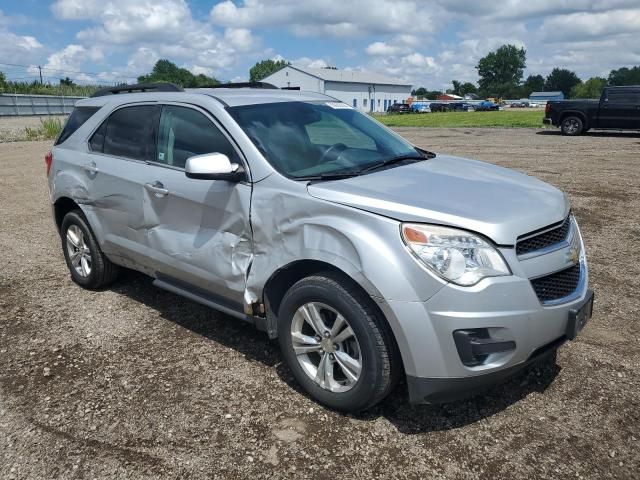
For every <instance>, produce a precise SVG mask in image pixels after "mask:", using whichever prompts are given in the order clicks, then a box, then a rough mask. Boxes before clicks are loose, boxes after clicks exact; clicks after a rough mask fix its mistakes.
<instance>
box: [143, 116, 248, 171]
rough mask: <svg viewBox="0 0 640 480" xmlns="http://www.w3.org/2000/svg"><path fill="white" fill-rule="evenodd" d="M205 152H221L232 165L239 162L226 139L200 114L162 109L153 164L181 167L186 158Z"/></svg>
mask: <svg viewBox="0 0 640 480" xmlns="http://www.w3.org/2000/svg"><path fill="white" fill-rule="evenodd" d="M205 153H224V154H225V155H226V156H227V157H229V160H231V162H232V163H239V161H240V160H239V158H238V154H237V153H236V150H235V149H234V148H233V145H231V143H230V142H229V140H227V137H225V136H224V135H223V133H222V132H221V131H220V130H219V129H218V128H217V127H216V126H215V125H214V124H213V122H211V120H209V119H208V118H207V117H206V116H204V115H203V114H202V113H200V112H198V111H196V110H194V109H192V108H187V107H176V106H173V105H166V106H164V107H162V115H161V116H160V127H159V131H158V148H157V151H156V159H155V162H157V163H163V164H165V165H171V166H173V167H179V168H184V166H185V163H186V162H187V158H189V157H192V156H194V155H202V154H205Z"/></svg>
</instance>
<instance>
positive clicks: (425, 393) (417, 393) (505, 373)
mask: <svg viewBox="0 0 640 480" xmlns="http://www.w3.org/2000/svg"><path fill="white" fill-rule="evenodd" d="M567 340H568V338H567V337H566V336H565V335H563V336H562V337H560V338H558V339H556V340H554V341H553V342H550V343H548V344H546V345H544V346H542V347H540V348H538V349H537V350H536V351H534V352H533V353H532V354H531V356H530V357H529V358H528V359H527V360H525V361H524V362H522V363H519V364H517V365H513V366H511V367H508V368H505V369H503V370H498V371H495V372H491V373H486V374H482V375H474V376H471V377H451V378H425V377H414V376H411V375H407V386H408V389H409V402H410V403H413V404H424V403H429V404H433V403H447V402H453V401H455V400H461V399H464V398H467V397H471V396H473V395H475V394H477V393H479V392H482V391H483V390H486V389H488V388H490V387H492V386H494V385H496V384H498V383H501V382H503V381H504V380H507V379H508V378H510V377H512V376H513V375H515V374H516V373H518V372H520V371H521V370H523V369H524V368H526V367H528V366H530V365H531V364H534V363H536V362H538V361H540V360H542V359H543V358H546V357H548V356H549V355H551V354H552V353H553V352H555V351H556V350H557V349H558V348H559V347H560V346H561V345H563V344H564V343H565V342H566V341H567Z"/></svg>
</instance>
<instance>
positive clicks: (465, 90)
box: [451, 80, 478, 97]
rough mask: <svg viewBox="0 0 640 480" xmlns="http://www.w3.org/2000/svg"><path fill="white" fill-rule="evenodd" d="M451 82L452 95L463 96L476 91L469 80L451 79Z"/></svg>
mask: <svg viewBox="0 0 640 480" xmlns="http://www.w3.org/2000/svg"><path fill="white" fill-rule="evenodd" d="M451 83H452V84H453V89H452V90H451V93H453V94H454V95H459V96H461V97H464V96H465V95H467V94H469V93H476V92H477V91H478V88H477V87H476V86H475V85H474V84H473V83H471V82H464V83H462V82H459V81H457V80H451Z"/></svg>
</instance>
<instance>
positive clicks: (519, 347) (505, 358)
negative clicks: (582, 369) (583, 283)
mask: <svg viewBox="0 0 640 480" xmlns="http://www.w3.org/2000/svg"><path fill="white" fill-rule="evenodd" d="M567 305H570V307H565V306H563V308H562V309H560V311H562V312H564V314H565V318H564V321H559V322H558V324H559V325H561V326H562V329H561V330H559V331H556V333H553V332H552V331H551V330H549V331H547V332H546V333H544V334H543V335H544V336H546V335H549V336H551V337H553V336H554V335H556V336H555V338H553V339H552V340H550V341H547V342H545V343H541V344H539V345H538V346H536V347H535V348H534V349H533V350H532V351H529V350H530V348H531V347H532V346H533V345H536V344H538V343H539V342H540V341H542V338H543V336H540V335H535V334H534V335H532V333H531V331H530V332H529V334H528V337H529V341H527V337H522V336H520V335H517V334H516V335H510V333H509V330H510V328H509V327H513V325H506V324H505V325H504V326H502V327H496V326H493V327H488V331H490V332H492V333H491V337H492V340H489V339H487V342H489V343H485V344H483V345H489V346H490V345H491V343H490V342H494V343H493V345H496V346H497V347H498V348H497V349H496V350H498V353H494V354H489V355H487V356H483V357H481V358H483V362H482V363H481V364H479V365H473V366H470V365H469V364H468V363H466V362H465V361H464V352H463V350H462V349H461V348H460V345H456V347H457V348H456V350H455V353H457V354H458V358H457V359H455V360H457V362H456V365H458V366H459V365H461V366H462V367H463V368H466V370H467V372H466V375H464V376H448V377H420V376H414V375H411V374H408V375H407V385H408V389H409V399H410V401H411V403H442V402H448V401H453V400H458V399H460V398H465V397H468V396H470V395H473V394H474V393H477V392H478V391H482V390H485V389H487V388H488V387H490V386H492V385H495V384H496V383H499V382H501V381H503V380H506V379H507V378H509V377H511V376H513V375H514V374H516V373H518V372H519V371H521V370H522V369H524V368H525V367H527V366H529V365H531V364H532V363H535V362H537V361H539V360H541V359H543V358H545V357H548V356H549V355H550V354H552V353H553V352H555V351H556V350H557V349H558V348H559V347H560V346H561V345H563V344H564V343H565V342H566V341H568V340H572V339H573V338H575V336H576V333H577V332H578V331H579V330H581V329H582V327H584V324H585V323H586V321H587V320H588V318H589V317H590V315H591V308H592V306H593V292H592V291H591V290H588V289H587V290H586V292H585V294H584V296H583V297H582V298H581V299H580V300H579V301H577V302H571V303H570V304H567ZM585 309H586V310H587V312H588V313H587V314H586V315H584V316H582V317H580V318H579V319H578V318H577V317H576V314H577V313H578V312H582V311H583V310H585ZM556 311H558V309H556ZM534 321H535V320H534ZM576 321H578V322H579V325H577V326H576ZM482 323H483V322H474V324H475V325H476V326H477V325H479V324H482ZM491 324H492V325H497V322H496V320H495V319H492V320H491ZM451 328H455V327H448V329H451ZM485 328H486V327H485ZM453 331H456V330H453ZM458 331H459V330H458ZM558 333H559V334H558ZM453 336H454V343H455V335H453ZM505 338H512V340H508V341H505ZM442 340H443V341H445V344H446V343H447V341H446V338H445V339H442ZM504 347H506V351H504V352H503V351H500V350H501V349H505V348H504ZM444 348H445V350H446V346H445V347H444ZM489 350H490V349H489ZM449 353H450V354H452V353H454V352H452V351H451V349H449ZM523 353H524V354H525V355H526V357H525V358H524V359H522V360H520V359H521V357H522V355H523ZM449 356H450V357H452V356H454V355H449ZM514 359H518V360H514ZM448 361H449V362H451V361H454V360H453V359H452V358H449V360H448Z"/></svg>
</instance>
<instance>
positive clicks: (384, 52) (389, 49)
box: [365, 42, 402, 57]
mask: <svg viewBox="0 0 640 480" xmlns="http://www.w3.org/2000/svg"><path fill="white" fill-rule="evenodd" d="M365 51H366V52H367V54H368V55H373V56H385V57H386V56H389V55H397V54H398V53H400V52H401V51H402V49H401V48H400V47H398V46H394V45H389V44H388V43H386V42H373V43H371V44H370V45H369V46H368V47H367V48H366V50H365Z"/></svg>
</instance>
